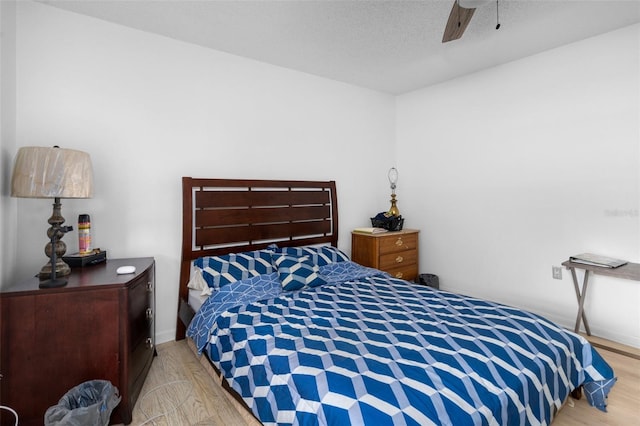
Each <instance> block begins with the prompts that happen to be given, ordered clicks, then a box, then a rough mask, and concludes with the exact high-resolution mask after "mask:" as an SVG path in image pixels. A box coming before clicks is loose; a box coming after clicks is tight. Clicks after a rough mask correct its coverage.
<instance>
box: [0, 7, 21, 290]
mask: <svg viewBox="0 0 640 426" xmlns="http://www.w3.org/2000/svg"><path fill="white" fill-rule="evenodd" d="M15 26H16V8H15V2H13V1H2V2H0V34H1V35H2V36H1V37H0V183H1V185H0V224H2V226H0V253H2V255H0V283H3V282H5V281H8V280H9V279H11V277H12V276H13V274H14V273H15V265H16V238H17V233H16V227H15V223H16V220H17V204H16V202H15V200H13V199H12V198H11V197H10V188H9V186H10V184H9V182H10V180H11V169H12V167H13V164H12V163H13V156H14V153H15V150H16V148H15V145H16V142H15V131H16V37H15V35H16V31H15Z"/></svg>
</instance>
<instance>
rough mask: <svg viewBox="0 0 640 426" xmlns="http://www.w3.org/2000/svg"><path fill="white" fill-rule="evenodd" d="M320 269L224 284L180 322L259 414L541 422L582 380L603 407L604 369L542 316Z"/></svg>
mask: <svg viewBox="0 0 640 426" xmlns="http://www.w3.org/2000/svg"><path fill="white" fill-rule="evenodd" d="M320 273H321V274H322V275H323V276H324V277H325V278H326V279H327V281H328V284H327V285H323V286H320V287H316V288H311V289H304V290H300V291H293V292H283V291H282V290H281V286H280V283H279V281H278V278H277V274H275V273H274V274H270V275H263V276H260V277H255V278H253V279H250V280H246V281H243V282H240V283H234V284H232V285H229V286H226V287H223V288H222V289H221V290H220V291H219V292H218V293H215V294H214V295H212V296H211V297H209V299H208V300H207V301H206V302H205V303H204V304H203V306H202V308H201V309H200V311H199V312H198V313H197V314H196V316H195V317H194V320H193V321H192V323H191V325H190V326H189V328H188V331H187V334H188V335H189V336H190V337H191V338H193V339H194V341H195V342H196V346H197V347H198V350H199V351H202V350H206V351H207V352H208V355H209V357H210V359H211V360H212V361H213V363H214V364H215V365H216V366H217V367H218V368H219V369H220V371H221V372H222V373H223V374H224V376H225V378H226V379H227V381H228V382H229V384H230V385H231V387H232V388H233V389H234V390H235V391H236V392H238V393H239V394H240V395H241V396H242V398H243V399H244V401H245V402H246V404H247V405H248V406H249V407H250V408H251V410H252V411H253V413H254V414H255V416H256V417H257V418H258V419H259V420H260V421H261V422H262V423H263V424H265V425H375V426H378V425H429V424H434V425H455V426H461V425H498V424H499V425H535V424H542V425H546V424H549V423H550V422H551V420H552V419H553V417H554V415H555V413H556V412H557V410H558V409H559V408H560V407H561V405H562V404H563V402H564V401H565V400H566V398H567V397H568V395H569V393H570V392H571V391H572V390H573V389H575V388H577V387H578V386H580V385H582V384H584V385H585V390H586V392H585V393H586V395H587V397H588V398H589V402H590V403H591V404H592V405H596V406H598V408H600V409H602V410H604V400H605V398H606V394H607V393H608V390H609V388H610V387H611V386H612V385H613V383H614V382H615V378H614V374H613V371H612V369H611V368H610V367H609V366H608V364H607V363H606V362H605V361H604V360H603V359H602V358H601V357H600V355H599V354H598V353H597V352H596V351H595V350H594V349H593V348H592V347H591V345H589V343H588V342H587V341H586V340H585V339H584V338H582V337H581V336H579V335H576V334H574V333H572V332H569V331H567V330H565V329H563V328H561V327H559V326H557V325H555V324H553V323H552V322H550V321H547V320H545V319H544V318H542V317H540V316H537V315H534V314H531V313H528V312H526V311H522V310H520V309H515V308H511V307H508V306H504V305H499V304H496V303H492V302H487V301H483V300H479V299H475V298H470V297H465V296H460V295H457V294H452V293H447V292H443V291H437V290H433V289H431V288H429V287H425V286H420V285H414V284H410V283H408V282H406V281H402V280H398V279H395V278H391V277H390V276H389V275H387V274H385V273H381V272H380V271H378V270H375V269H370V268H364V267H362V266H360V265H357V264H355V263H352V262H340V263H334V264H330V265H327V266H325V267H322V268H321V270H320ZM227 287H230V288H227Z"/></svg>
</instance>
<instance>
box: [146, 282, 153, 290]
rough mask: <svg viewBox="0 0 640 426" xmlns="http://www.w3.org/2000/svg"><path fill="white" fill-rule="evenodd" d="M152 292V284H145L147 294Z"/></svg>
mask: <svg viewBox="0 0 640 426" xmlns="http://www.w3.org/2000/svg"><path fill="white" fill-rule="evenodd" d="M151 292H153V283H152V282H151V281H149V282H147V293H151Z"/></svg>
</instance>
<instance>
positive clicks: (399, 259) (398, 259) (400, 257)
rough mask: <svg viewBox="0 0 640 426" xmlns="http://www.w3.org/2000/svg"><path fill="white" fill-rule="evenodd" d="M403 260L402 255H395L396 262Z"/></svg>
mask: <svg viewBox="0 0 640 426" xmlns="http://www.w3.org/2000/svg"><path fill="white" fill-rule="evenodd" d="M403 260H404V258H403V257H402V256H398V257H396V263H402V261H403Z"/></svg>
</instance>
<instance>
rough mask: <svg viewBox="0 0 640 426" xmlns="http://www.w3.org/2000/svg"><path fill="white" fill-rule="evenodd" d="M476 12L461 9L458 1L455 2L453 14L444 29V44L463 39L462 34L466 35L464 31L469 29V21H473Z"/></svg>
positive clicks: (452, 9)
mask: <svg viewBox="0 0 640 426" xmlns="http://www.w3.org/2000/svg"><path fill="white" fill-rule="evenodd" d="M475 11H476V10H475V9H467V8H465V7H461V6H460V5H459V4H458V2H457V1H454V2H453V7H452V8H451V13H450V14H449V20H448V21H447V26H446V27H445V28H444V34H443V35H442V42H443V43H446V42H448V41H451V40H457V39H459V38H460V37H462V34H463V33H464V30H466V29H467V25H469V21H471V17H472V16H473V12H475Z"/></svg>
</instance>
